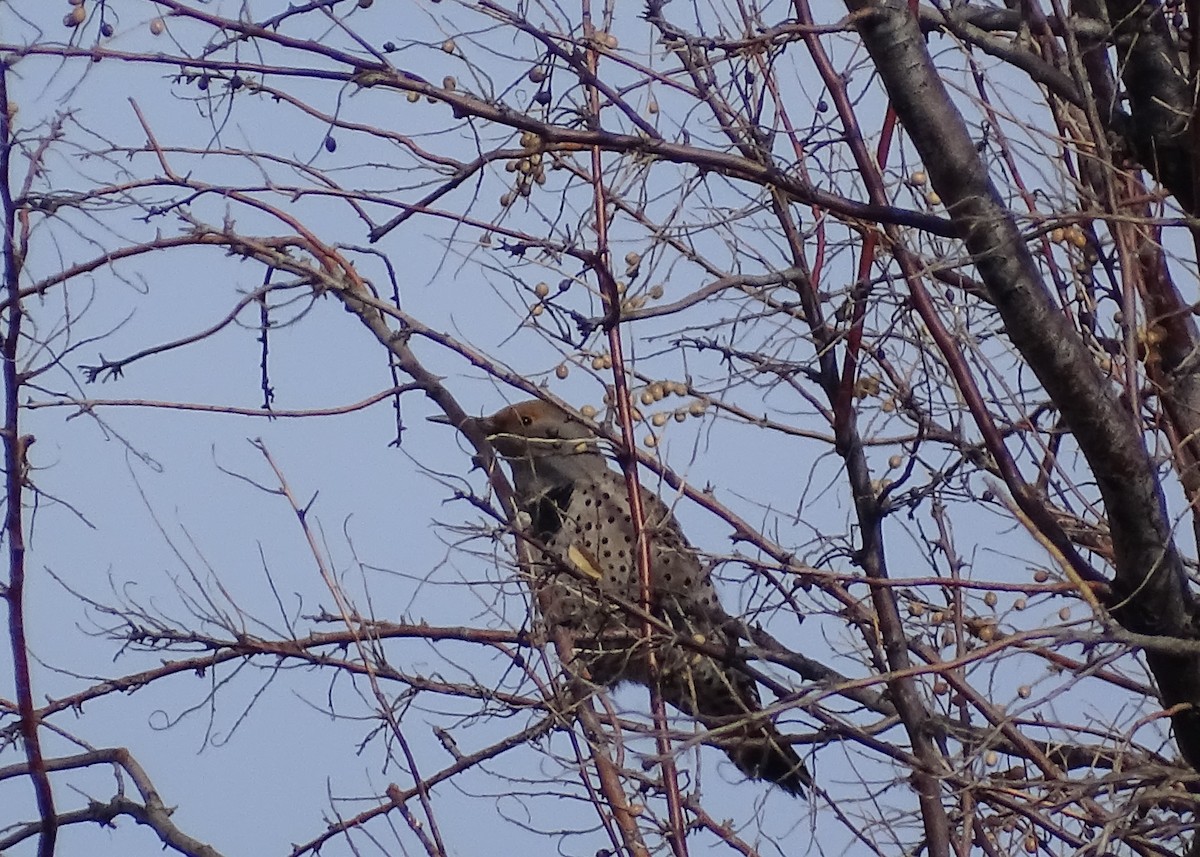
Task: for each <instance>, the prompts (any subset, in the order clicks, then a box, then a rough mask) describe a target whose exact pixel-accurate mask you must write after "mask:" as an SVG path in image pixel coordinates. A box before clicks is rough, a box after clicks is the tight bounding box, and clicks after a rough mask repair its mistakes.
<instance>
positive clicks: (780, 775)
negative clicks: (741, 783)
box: [720, 723, 813, 797]
mask: <svg viewBox="0 0 1200 857" xmlns="http://www.w3.org/2000/svg"><path fill="white" fill-rule="evenodd" d="M720 747H721V749H722V750H724V751H725V753H726V754H727V755H728V756H729V758H730V760H731V761H732V762H733V764H735V765H736V766H737V769H738V770H739V771H741V772H742V773H743V774H745V775H746V776H748V777H750V778H751V779H755V780H766V781H767V782H769V783H774V784H775V785H777V786H779V787H780V788H781V789H783V790H784V791H785V792H787V793H788V794H790V795H795V796H796V797H804V790H805V788H810V787H811V786H812V784H813V781H812V775H811V774H809V772H808V768H807V767H805V765H804V761H803V760H802V759H801V758H800V757H799V756H798V755H797V754H796V751H795V750H793V749H792V746H791V745H790V744H786V743H784V740H783V736H782V735H780V734H779V730H778V729H776V728H775V727H774V726H773V725H771V724H770V723H767V724H763V725H762V726H759V725H758V724H755V726H753V727H751V726H747V728H746V730H745V731H744V732H742V733H741V734H737V733H734V735H731V736H729V737H728V738H726V739H723V740H721V741H720Z"/></svg>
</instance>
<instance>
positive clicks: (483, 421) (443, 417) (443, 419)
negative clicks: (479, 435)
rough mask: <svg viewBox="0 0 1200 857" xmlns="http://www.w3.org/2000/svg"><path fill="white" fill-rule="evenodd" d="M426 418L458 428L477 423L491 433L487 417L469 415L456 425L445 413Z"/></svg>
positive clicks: (432, 421)
mask: <svg viewBox="0 0 1200 857" xmlns="http://www.w3.org/2000/svg"><path fill="white" fill-rule="evenodd" d="M426 419H427V420H429V422H431V423H437V424H438V425H443V426H453V427H454V428H457V429H462V427H463V426H465V425H466V424H467V423H475V424H476V425H478V426H479V427H480V428H481V429H482V430H483V431H484V432H486V433H489V434H490V433H491V428H489V426H490V423H489V422H488V421H487V418H486V417H467V418H466V419H464V420H463V421H462V422H461V423H458V424H457V425H455V423H454V421H453V420H451V419H450V417H448V416H446V415H445V414H434V415H433V416H431V417H426Z"/></svg>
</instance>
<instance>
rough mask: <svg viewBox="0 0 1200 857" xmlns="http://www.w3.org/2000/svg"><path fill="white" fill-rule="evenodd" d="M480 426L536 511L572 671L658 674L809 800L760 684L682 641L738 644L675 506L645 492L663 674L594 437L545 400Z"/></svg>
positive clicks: (546, 584)
mask: <svg viewBox="0 0 1200 857" xmlns="http://www.w3.org/2000/svg"><path fill="white" fill-rule="evenodd" d="M475 423H476V425H477V426H478V427H479V428H480V429H481V430H482V431H483V432H484V433H485V434H486V435H487V437H488V439H489V440H490V441H491V443H492V445H493V447H494V448H495V449H496V452H497V453H498V454H499V455H500V456H501V457H502V458H504V459H505V460H506V461H507V463H508V464H509V466H510V467H511V469H512V474H513V488H514V490H515V492H516V499H517V502H518V504H519V505H520V507H521V510H522V511H523V512H525V513H526V514H528V516H529V521H530V525H529V528H528V532H529V534H530V535H532V536H533V537H534V539H536V541H537V542H538V543H539V544H540V545H542V546H544V548H545V557H544V559H543V560H541V561H539V562H537V563H536V567H535V569H534V571H535V574H536V580H535V588H536V589H537V590H538V593H539V598H538V601H539V603H540V604H541V607H542V613H543V619H544V620H545V622H546V623H547V625H548V626H550V627H563V628H566V629H567V630H569V631H570V632H571V634H572V637H573V639H574V646H575V663H574V664H573V665H572V666H573V667H578V666H582V667H584V668H586V671H587V673H588V677H589V678H590V680H591V681H592V682H594V683H596V684H599V685H604V686H609V687H612V686H615V685H618V684H620V683H622V682H626V681H630V682H636V683H639V684H643V685H649V684H650V683H651V681H656V683H657V686H658V689H659V692H660V693H661V695H662V698H663V699H664V700H665V701H666V702H668V703H670V704H671V705H672V706H673V707H675V708H677V709H679V710H680V711H682V712H684V713H685V714H688V715H690V716H692V717H694V718H696V720H697V721H699V722H700V724H701V725H703V726H704V727H705V728H706V729H708V730H710V735H709V736H708V737H707V738H706V739H705V740H706V741H707V742H708V743H711V744H713V745H714V746H717V747H719V748H720V749H722V750H724V751H725V753H726V754H728V756H729V758H730V759H731V760H732V761H733V763H734V764H735V765H736V766H737V767H738V769H739V770H741V771H742V772H743V773H744V774H746V775H747V776H749V777H753V778H755V779H762V780H767V781H769V782H772V783H775V784H777V785H779V786H780V787H781V788H783V789H784V790H785V791H787V792H789V793H790V794H793V795H803V793H804V787H805V786H808V785H811V784H812V779H811V777H810V776H809V773H808V770H807V769H806V768H805V766H804V763H803V762H802V761H801V760H800V757H799V756H798V755H796V752H795V750H793V749H792V747H791V745H790V744H787V743H785V742H784V740H783V738H782V736H781V735H780V734H779V731H778V730H777V729H776V728H775V725H774V724H773V723H771V721H770V720H768V719H766V717H765V716H763V715H759V714H758V712H760V711H761V708H762V704H761V702H760V700H759V696H758V688H757V686H756V685H755V683H754V680H753V679H751V678H750V676H748V675H746V674H745V673H744V672H742V671H740V670H738V669H736V668H735V667H733V666H730V665H729V664H728V663H725V662H723V661H722V660H721V659H718V658H717V657H714V656H712V655H710V654H706V653H704V652H702V651H698V650H697V648H695V647H693V646H689V645H687V644H686V643H685V642H681V640H687V639H691V640H693V641H696V642H698V643H703V644H705V648H706V649H708V650H709V651H710V652H711V651H712V649H713V647H716V648H717V649H720V650H724V651H727V652H731V651H733V650H735V649H736V646H737V641H736V639H735V638H733V637H732V636H731V635H730V634H729V633H727V632H726V631H725V630H724V628H725V627H726V624H725V623H726V622H728V620H729V616H728V614H726V613H725V611H724V610H723V609H722V607H721V604H720V602H719V601H718V600H717V595H716V591H715V590H714V589H713V585H712V579H711V577H710V575H709V572H708V571H707V570H706V569H705V568H704V567H703V566H702V564H701V561H700V558H699V556H698V555H697V553H696V550H695V548H693V547H692V546H691V545H690V544H689V543H688V541H687V539H686V538H685V537H684V535H683V532H682V530H681V529H680V527H679V524H678V522H677V521H676V520H675V516H674V515H673V514H672V513H671V510H670V509H669V508H667V505H666V504H665V503H664V502H663V501H662V500H661V499H659V498H658V497H657V496H655V495H654V494H653V493H652V492H650V491H648V490H646V489H645V488H642V489H641V493H642V508H643V510H644V517H645V522H644V526H645V533H646V536H647V538H648V539H649V543H650V566H651V567H650V578H651V580H650V605H649V606H650V612H651V614H652V615H653V616H654V618H655V619H656V620H658V622H659V623H661V625H665V626H667V627H668V628H669V629H670V631H669V632H668V631H660V630H656V631H655V635H654V638H653V639H654V643H653V644H652V649H653V651H654V653H655V659H656V661H657V664H656V669H655V670H654V671H653V672H654V675H652V674H651V672H652V671H651V668H650V663H649V658H648V657H647V645H646V642H645V640H644V638H643V637H642V628H643V625H642V621H641V620H640V619H639V618H637V617H636V616H634V615H631V611H630V609H629V607H630V605H638V604H639V603H640V602H641V588H640V577H639V574H638V563H637V548H636V544H635V539H634V530H633V522H632V516H631V512H630V504H629V494H628V490H627V488H626V484H625V479H624V477H623V475H622V474H620V473H618V472H616V471H615V470H613V469H611V468H610V467H609V466H608V462H607V460H606V459H605V457H604V455H603V454H602V452H601V451H600V446H599V442H598V441H597V440H596V437H595V435H594V434H593V433H592V432H591V431H589V430H588V429H587V427H586V426H585V425H583V424H582V423H580V422H578V421H577V420H574V419H572V418H570V417H568V415H567V414H566V413H565V412H563V411H562V410H560V409H559V408H557V407H555V406H553V405H550V404H548V403H546V402H543V401H541V400H537V399H535V400H532V401H528V402H523V403H521V404H518V405H514V406H512V407H507V408H504V409H502V410H500V411H498V412H497V413H495V414H493V415H492V416H490V417H484V418H482V419H478V420H475ZM661 625H660V628H661ZM756 715H757V716H756Z"/></svg>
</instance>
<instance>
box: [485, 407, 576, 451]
mask: <svg viewBox="0 0 1200 857" xmlns="http://www.w3.org/2000/svg"><path fill="white" fill-rule="evenodd" d="M477 424H478V426H479V428H480V429H482V430H483V433H484V434H486V435H487V438H488V440H489V441H491V443H492V446H494V447H495V448H496V452H498V453H500V454H501V455H502V456H504V457H505V458H535V459H536V458H547V457H557V456H576V455H588V454H591V455H595V454H597V453H598V451H599V450H598V445H597V442H596V436H595V434H594V433H593V432H592V431H591V429H589V428H588V427H587V426H586V425H584V424H583V423H582V422H580V421H579V420H578V419H575V418H573V417H571V416H569V415H568V414H567V413H566V412H565V411H563V410H561V409H559V408H557V407H555V406H554V405H552V404H550V403H549V402H543V401H542V400H541V399H531V400H530V401H528V402H521V403H520V404H516V405H510V406H509V407H507V408H501V409H500V410H498V411H496V413H494V414H492V415H491V416H490V417H483V418H481V419H479V420H477Z"/></svg>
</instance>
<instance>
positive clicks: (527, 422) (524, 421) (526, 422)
mask: <svg viewBox="0 0 1200 857" xmlns="http://www.w3.org/2000/svg"><path fill="white" fill-rule="evenodd" d="M521 425H523V426H531V425H533V417H531V416H529V415H528V414H523V415H522V416H521Z"/></svg>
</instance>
